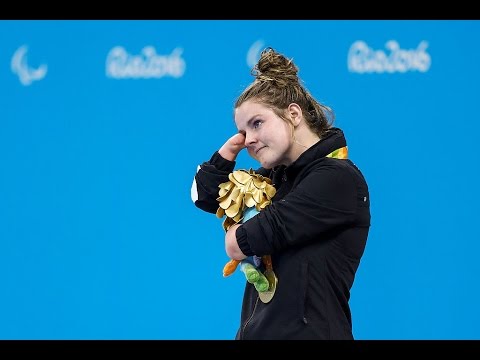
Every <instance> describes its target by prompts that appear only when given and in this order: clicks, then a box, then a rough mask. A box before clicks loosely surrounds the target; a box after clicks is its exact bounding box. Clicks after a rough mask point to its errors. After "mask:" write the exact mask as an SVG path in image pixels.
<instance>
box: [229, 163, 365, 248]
mask: <svg viewBox="0 0 480 360" xmlns="http://www.w3.org/2000/svg"><path fill="white" fill-rule="evenodd" d="M357 181H358V179H356V178H355V175H354V174H353V173H352V172H351V171H349V170H348V168H347V167H345V166H334V165H333V164H332V165H324V166H322V167H320V168H318V169H316V170H314V171H312V172H311V173H310V174H308V175H307V176H306V177H305V178H304V179H302V181H301V182H300V183H299V184H298V185H297V186H296V187H295V188H294V189H293V190H292V191H291V192H290V193H288V194H287V195H286V196H285V197H284V198H283V199H281V200H279V201H276V202H273V203H272V204H271V205H269V206H268V207H266V208H265V209H264V210H262V211H261V212H260V213H259V214H257V216H255V217H253V218H252V219H250V220H248V221H246V222H245V223H244V224H243V225H242V226H240V227H239V228H238V229H237V231H236V237H237V242H238V245H239V247H240V249H241V250H242V252H243V253H244V254H245V255H247V256H251V255H257V256H263V255H266V254H273V253H275V252H278V251H281V250H282V249H285V248H287V247H290V246H294V245H299V244H302V243H305V242H308V241H312V240H315V241H321V238H322V236H321V235H322V234H323V233H325V232H327V231H331V230H335V229H338V228H339V227H342V226H349V224H353V223H354V222H355V216H356V210H357V192H358V191H357ZM318 239H320V240H318Z"/></svg>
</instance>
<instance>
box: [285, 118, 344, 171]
mask: <svg viewBox="0 0 480 360" xmlns="http://www.w3.org/2000/svg"><path fill="white" fill-rule="evenodd" d="M344 146H347V141H346V139H345V136H344V134H343V131H342V130H341V129H339V128H336V127H332V128H330V129H329V130H328V131H327V132H326V133H325V134H324V136H323V138H322V139H320V140H319V141H318V142H317V143H315V144H313V145H312V146H311V147H309V148H308V149H307V150H305V151H304V152H303V153H302V154H301V155H300V156H299V157H298V159H297V160H295V161H294V162H293V163H292V164H290V165H289V166H287V167H286V168H285V172H286V174H287V175H295V174H296V173H298V172H299V171H300V170H301V169H303V168H304V167H305V166H306V165H308V164H311V163H312V162H313V161H315V160H317V159H320V158H323V157H325V156H326V155H328V154H330V153H331V152H332V151H334V150H336V149H339V148H341V147H344Z"/></svg>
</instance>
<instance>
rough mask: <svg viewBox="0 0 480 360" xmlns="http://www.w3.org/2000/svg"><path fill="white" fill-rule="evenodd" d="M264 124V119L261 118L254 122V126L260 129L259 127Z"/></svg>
mask: <svg viewBox="0 0 480 360" xmlns="http://www.w3.org/2000/svg"><path fill="white" fill-rule="evenodd" d="M261 124H262V121H261V120H255V121H254V122H253V128H254V129H258V127H259V126H260V125H261Z"/></svg>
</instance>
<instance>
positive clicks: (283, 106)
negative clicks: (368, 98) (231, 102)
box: [192, 48, 370, 339]
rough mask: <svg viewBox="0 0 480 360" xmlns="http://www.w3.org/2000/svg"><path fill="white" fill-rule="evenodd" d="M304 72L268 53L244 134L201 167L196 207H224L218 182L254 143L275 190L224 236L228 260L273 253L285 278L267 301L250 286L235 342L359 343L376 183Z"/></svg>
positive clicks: (239, 108) (243, 106)
mask: <svg viewBox="0 0 480 360" xmlns="http://www.w3.org/2000/svg"><path fill="white" fill-rule="evenodd" d="M297 74H298V68H297V66H296V65H295V64H294V63H293V61H292V60H290V59H288V58H286V57H285V56H284V55H282V54H280V53H278V52H276V51H275V50H274V49H272V48H267V49H265V50H264V51H263V52H262V53H261V56H260V59H259V61H258V63H257V64H256V65H255V67H254V69H253V75H254V76H255V80H254V81H253V83H252V84H250V85H249V86H248V87H247V88H246V89H245V90H244V91H243V93H242V94H241V95H240V97H239V98H238V99H237V101H236V103H235V107H234V108H235V124H236V126H237V128H238V133H237V134H234V135H233V136H232V137H230V138H229V139H228V140H227V141H226V142H225V143H224V144H223V146H222V147H221V148H220V149H219V150H218V151H216V152H215V153H214V154H213V156H212V157H211V159H210V160H209V161H207V162H204V163H202V164H201V165H200V166H199V169H198V171H197V173H196V175H195V178H194V183H193V185H192V200H193V201H194V203H195V205H196V206H197V207H198V208H200V209H202V210H204V211H207V212H211V213H215V212H216V211H217V209H218V207H219V204H218V201H217V198H218V197H219V195H218V190H219V188H218V185H219V184H220V183H223V182H227V181H228V175H229V174H230V173H231V172H232V171H233V170H234V168H235V160H236V157H237V155H238V153H239V152H240V151H241V150H242V149H244V148H246V149H247V151H248V153H249V154H250V156H252V157H253V158H254V159H256V160H258V162H259V163H260V165H261V167H260V168H259V169H257V170H256V173H258V174H261V175H263V176H266V177H268V178H270V179H271V180H272V183H273V185H274V187H275V189H276V194H275V195H274V197H273V198H272V203H271V204H270V205H269V206H267V207H266V208H265V209H263V210H262V211H260V213H258V215H256V216H254V217H253V218H251V219H249V220H248V221H246V222H245V223H243V224H240V223H239V224H235V225H233V226H231V227H230V228H229V229H228V231H227V232H226V235H225V248H226V252H227V254H228V256H230V257H231V258H232V259H236V260H243V259H245V258H246V257H248V256H252V255H256V256H259V257H261V256H264V255H270V256H271V263H272V267H273V271H274V273H275V275H276V277H277V279H278V283H277V286H276V290H275V294H274V296H273V298H272V299H271V300H270V301H268V302H263V301H260V298H259V293H258V292H257V290H256V289H255V287H254V286H253V285H252V284H251V283H249V282H247V283H246V287H245V293H244V298H243V305H242V312H241V323H240V326H239V329H238V332H237V335H236V339H353V333H352V316H351V312H350V307H349V299H350V290H351V287H352V285H353V282H354V278H355V273H356V271H357V268H358V266H359V263H360V259H361V257H362V255H363V252H364V249H365V245H366V241H367V237H368V231H369V227H370V198H369V192H368V186H367V183H366V181H365V179H364V177H363V175H362V173H361V172H360V170H359V169H358V168H357V167H356V166H355V164H354V163H353V162H351V161H350V160H349V159H348V158H347V154H348V151H347V150H348V149H347V143H346V140H345V137H344V134H343V132H342V131H341V130H340V129H339V128H336V127H333V125H332V124H333V113H332V111H331V109H330V108H328V107H327V106H325V105H322V104H320V103H319V102H317V101H316V100H315V99H314V98H313V97H312V96H311V95H310V93H309V92H308V91H307V90H306V89H305V87H304V86H303V85H302V84H301V80H300V79H299V78H298V75H297Z"/></svg>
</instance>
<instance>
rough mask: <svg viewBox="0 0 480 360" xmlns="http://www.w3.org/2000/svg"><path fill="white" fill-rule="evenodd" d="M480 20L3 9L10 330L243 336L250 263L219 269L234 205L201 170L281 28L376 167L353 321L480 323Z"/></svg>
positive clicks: (372, 333)
mask: <svg viewBox="0 0 480 360" xmlns="http://www.w3.org/2000/svg"><path fill="white" fill-rule="evenodd" d="M479 36H480V22H479V21H434V20H429V21H400V20H399V21H380V20H377V21H366V20H357V21H333V20H332V21H313V20H308V21H307V20H304V21H287V20H282V21H280V20H278V21H277V20H268V21H260V20H248V21H247V20H244V21H240V20H238V21H223V20H214V21H207V20H189V21H187V20H168V21H167V20H163V21H113V20H112V21H100V20H91V21H14V20H12V21H5V20H3V21H0V95H1V96H0V338H1V339H232V338H233V337H234V335H235V332H236V329H237V326H238V325H239V319H240V307H241V298H242V293H243V288H244V282H245V280H244V276H243V274H241V273H239V272H238V271H237V272H236V273H234V275H232V276H231V277H228V278H223V277H222V269H223V265H224V264H225V263H226V261H227V260H228V259H227V256H226V254H225V251H224V244H223V239H224V237H223V228H222V226H221V220H220V219H217V218H216V217H215V215H211V214H207V213H203V212H202V211H200V210H198V209H197V208H195V207H194V205H193V203H192V201H191V198H190V188H191V185H192V179H193V175H194V174H195V172H196V168H197V165H198V164H200V163H201V162H203V161H204V160H208V159H209V158H210V155H211V154H212V153H213V152H214V151H215V150H217V149H218V148H219V147H220V146H221V145H222V144H223V142H224V140H225V139H226V138H227V137H229V136H230V135H232V134H233V133H234V132H235V131H236V128H235V126H234V122H233V102H234V100H235V99H236V97H237V96H238V95H239V94H240V92H241V91H242V90H243V88H244V87H245V86H247V85H248V84H249V83H250V82H251V81H252V80H253V77H252V76H251V75H250V68H251V66H252V65H253V64H254V63H255V62H256V60H257V59H258V55H259V52H260V50H261V49H263V48H264V47H266V46H271V47H274V48H275V49H276V50H278V51H280V52H282V53H284V54H286V55H287V56H289V57H293V58H294V61H295V62H296V64H297V65H298V66H299V68H300V73H299V75H300V77H302V78H303V79H304V81H305V85H306V87H307V88H308V89H309V90H310V91H311V93H312V94H313V95H314V96H315V97H316V98H317V99H318V100H320V101H322V102H324V103H326V104H327V105H329V106H331V107H332V108H333V109H334V110H335V111H336V115H337V121H336V125H337V126H339V127H341V128H342V129H343V130H344V131H345V134H346V136H347V141H348V144H349V152H350V157H351V159H352V160H353V161H354V162H355V163H356V164H357V165H358V166H359V167H360V168H361V169H362V171H363V172H364V175H365V177H366V178H367V180H368V183H369V186H370V191H371V204H372V208H371V210H372V227H371V232H370V236H369V239H368V243H367V248H366V250H365V255H364V257H363V259H362V262H361V264H360V267H359V270H358V273H357V278H356V280H355V283H354V286H353V288H352V297H351V306H352V313H353V327H354V335H355V337H356V338H357V339H480V328H479V327H478V323H479V322H480V310H479V307H478V297H479V296H480V290H479V286H478V284H479V281H478V276H479V275H480V262H479V261H478V252H479V250H480V245H479V240H480V235H479V231H478V226H477V224H478V223H479V220H478V215H479V211H478V204H479V200H480V196H479V190H478V182H479V167H480V166H479V161H478V156H479V155H480V154H479V150H478V149H477V146H476V145H475V143H477V142H478V139H477V137H478V133H479V129H480V123H479V120H480V115H479V111H478V104H479V100H480V99H479V94H480V92H479V85H478V84H479V81H480V71H479V64H480V48H479V47H478V44H477V43H478V38H479ZM476 44H477V45H476ZM256 166H257V164H256V163H254V162H253V160H251V159H249V158H248V155H246V154H242V155H240V157H239V159H238V167H239V168H249V167H256Z"/></svg>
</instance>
